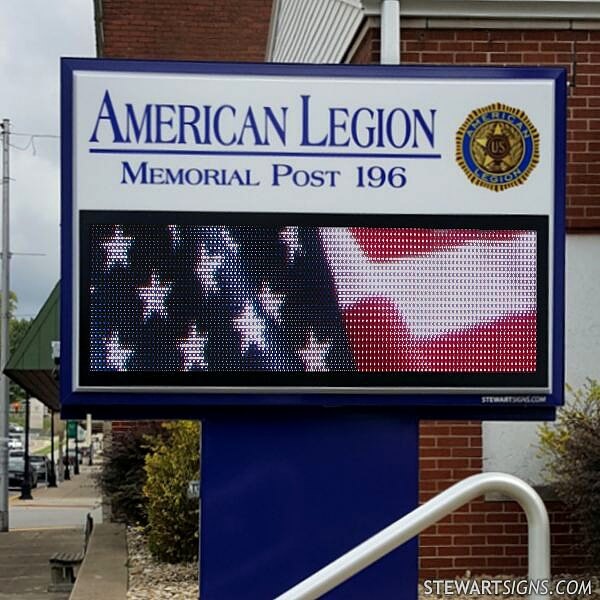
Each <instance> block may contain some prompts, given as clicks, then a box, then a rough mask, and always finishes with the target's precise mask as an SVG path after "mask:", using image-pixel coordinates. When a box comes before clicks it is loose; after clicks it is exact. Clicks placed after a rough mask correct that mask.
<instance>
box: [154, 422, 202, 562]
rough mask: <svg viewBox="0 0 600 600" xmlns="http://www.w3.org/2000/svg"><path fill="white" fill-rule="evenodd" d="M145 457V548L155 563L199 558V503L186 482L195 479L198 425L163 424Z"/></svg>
mask: <svg viewBox="0 0 600 600" xmlns="http://www.w3.org/2000/svg"><path fill="white" fill-rule="evenodd" d="M164 428H165V430H166V432H167V435H166V436H165V437H163V438H162V439H156V440H155V442H154V444H153V446H152V450H151V452H150V453H149V454H148V455H147V456H146V466H145V470H146V477H147V478H146V484H145V485H144V494H145V496H146V498H147V500H148V527H147V534H148V547H149V548H150V552H152V554H153V555H154V557H155V558H157V559H158V560H162V561H164V562H186V561H192V560H195V559H196V558H197V557H198V519H199V511H198V500H197V499H194V500H189V499H188V497H187V490H188V483H189V482H190V481H192V480H196V479H198V472H199V462H200V459H199V448H200V426H199V423H198V422H193V421H176V422H172V423H167V424H165V425H164Z"/></svg>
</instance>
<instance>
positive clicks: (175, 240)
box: [167, 225, 181, 249]
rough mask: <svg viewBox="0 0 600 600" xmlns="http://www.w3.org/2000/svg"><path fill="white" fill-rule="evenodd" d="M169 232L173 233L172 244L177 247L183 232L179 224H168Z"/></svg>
mask: <svg viewBox="0 0 600 600" xmlns="http://www.w3.org/2000/svg"><path fill="white" fill-rule="evenodd" d="M167 227H168V229H169V234H170V235H171V244H172V245H173V249H175V248H177V246H179V244H180V242H181V234H180V232H179V227H178V226H177V225H168V226H167Z"/></svg>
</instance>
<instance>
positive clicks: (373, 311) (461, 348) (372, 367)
mask: <svg viewBox="0 0 600 600" xmlns="http://www.w3.org/2000/svg"><path fill="white" fill-rule="evenodd" d="M344 321H345V325H346V331H347V333H348V338H349V341H350V346H351V348H352V352H353V356H354V361H355V363H356V367H357V369H358V370H359V371H400V372H402V371H416V372H459V373H465V372H492V373H493V372H498V373H503V372H521V373H523V372H525V373H529V372H535V369H536V315H535V313H528V314H520V315H509V316H506V317H502V318H499V319H497V320H495V321H492V322H488V323H482V324H480V325H476V326H472V327H469V328H466V329H463V330H458V331H451V332H448V333H446V334H443V335H437V336H433V337H417V336H412V335H411V333H410V331H409V329H408V327H407V326H406V324H405V323H404V321H403V319H402V318H401V316H400V315H399V314H398V311H397V310H396V308H395V306H394V304H393V302H391V301H389V300H386V299H385V298H365V299H364V300H362V301H360V302H358V303H356V304H354V305H353V306H352V307H350V308H349V309H347V310H346V311H344Z"/></svg>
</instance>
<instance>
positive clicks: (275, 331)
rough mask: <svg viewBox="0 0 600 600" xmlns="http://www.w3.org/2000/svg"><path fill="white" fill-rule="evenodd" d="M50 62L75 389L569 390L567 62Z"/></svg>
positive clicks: (536, 396)
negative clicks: (59, 134) (60, 151)
mask: <svg viewBox="0 0 600 600" xmlns="http://www.w3.org/2000/svg"><path fill="white" fill-rule="evenodd" d="M63 78H64V80H63V86H64V88H63V94H64V97H63V110H64V113H63V114H64V115H65V117H66V122H64V123H63V126H64V136H65V138H66V140H65V145H64V147H63V148H64V150H65V156H64V169H65V179H64V181H63V184H64V188H63V193H64V203H63V211H64V212H63V227H64V228H63V249H64V254H63V298H64V299H65V300H66V306H65V307H64V309H63V319H65V316H66V321H63V340H65V341H64V342H63V343H65V344H66V346H65V349H66V352H65V353H63V365H61V379H63V392H62V393H63V400H64V401H66V403H67V404H68V403H69V402H72V403H77V402H80V401H82V402H90V403H95V402H96V403H97V402H99V403H102V402H104V401H108V400H106V398H109V397H110V394H112V393H116V392H118V393H120V394H121V395H123V394H125V397H128V396H127V395H129V396H130V397H135V395H136V394H139V393H140V392H145V393H149V394H152V398H153V400H152V402H155V403H160V402H162V401H163V400H161V398H163V399H165V400H164V401H171V402H175V401H176V400H173V399H174V398H179V397H185V396H186V395H187V398H188V399H187V400H186V401H185V402H188V403H189V402H191V401H192V400H190V399H189V398H190V396H189V394H190V393H193V394H194V396H193V398H194V400H193V401H194V402H198V403H200V404H203V403H204V404H206V405H218V404H219V402H225V403H227V402H232V403H237V404H240V403H244V402H247V403H249V404H260V403H262V402H266V403H273V402H275V403H277V398H285V399H284V400H282V402H281V403H283V404H290V403H291V404H302V403H305V402H307V400H306V398H312V399H311V400H309V401H308V402H309V403H318V402H319V398H320V397H325V396H323V395H324V394H331V393H333V394H336V395H337V397H338V399H339V401H340V402H342V403H343V395H342V394H343V393H344V392H345V393H348V394H354V395H356V394H359V395H362V398H363V400H362V402H364V403H366V404H378V405H386V404H389V403H392V404H395V405H401V404H406V405H415V404H418V403H420V402H434V403H439V404H448V403H450V404H452V403H458V404H460V403H463V404H482V403H490V402H492V403H493V402H495V401H498V402H500V403H502V402H503V398H504V400H505V401H506V403H511V402H513V400H511V398H512V397H513V396H514V397H515V398H521V399H522V400H523V402H529V401H530V402H531V403H540V402H542V403H548V404H550V405H553V404H557V403H560V401H561V398H562V390H561V389H558V387H562V383H559V382H561V381H562V311H563V305H562V292H561V286H562V270H563V262H562V261H563V258H562V252H563V240H562V228H563V222H562V220H563V214H562V207H561V203H562V202H563V195H562V193H563V190H562V185H563V182H562V177H563V175H562V173H561V170H560V169H559V166H560V165H559V164H558V163H557V158H556V157H557V148H558V150H561V148H562V146H561V144H563V143H564V139H563V137H562V136H564V130H563V127H564V123H563V122H562V121H561V119H562V117H563V116H564V115H561V118H557V114H559V113H561V111H564V106H563V105H562V104H561V103H563V102H564V89H563V86H564V81H563V79H562V78H563V74H562V71H557V70H543V69H538V70H531V69H529V70H515V69H510V70H503V69H494V70H492V71H486V70H464V69H463V70H459V71H452V70H443V71H442V70H440V69H423V68H419V69H411V68H391V69H387V68H385V69H383V68H377V67H373V68H350V67H348V68H335V67H310V68H309V67H291V66H288V67H282V66H273V65H244V66H242V65H213V64H185V65H184V64H178V63H173V64H169V63H129V62H127V63H122V62H111V61H84V60H66V61H64V63H63ZM552 107H554V108H553V109H552ZM71 117H72V118H71ZM557 206H558V207H559V208H558V209H557ZM65 300H63V302H65ZM67 349H68V350H67ZM65 356H66V360H67V361H68V365H67V367H66V369H65V366H64V360H65V358H64V357H65ZM64 379H67V383H66V389H65V383H64ZM265 393H266V395H265ZM306 393H310V395H309V396H307V395H306ZM273 394H277V396H275V395H273ZM282 394H283V395H282ZM299 394H302V395H299ZM121 397H122V396H121ZM428 398H429V400H428ZM528 398H529V400H527V399H528Z"/></svg>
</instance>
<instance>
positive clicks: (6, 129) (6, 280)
mask: <svg viewBox="0 0 600 600" xmlns="http://www.w3.org/2000/svg"><path fill="white" fill-rule="evenodd" d="M9 136H10V122H9V120H8V119H3V121H2V277H1V279H2V286H1V294H2V298H1V301H0V532H2V531H8V407H9V403H10V397H9V390H8V377H7V376H6V375H5V374H4V368H5V367H6V365H7V363H8V354H9V346H8V306H9V304H8V300H9V298H8V296H9V294H10V291H9V290H10V270H9V261H10V247H9V243H8V242H9V240H8V216H9V210H8V206H9V205H8V193H9V181H10V173H9V165H8V158H9V155H8V148H9V146H8V142H9Z"/></svg>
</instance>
